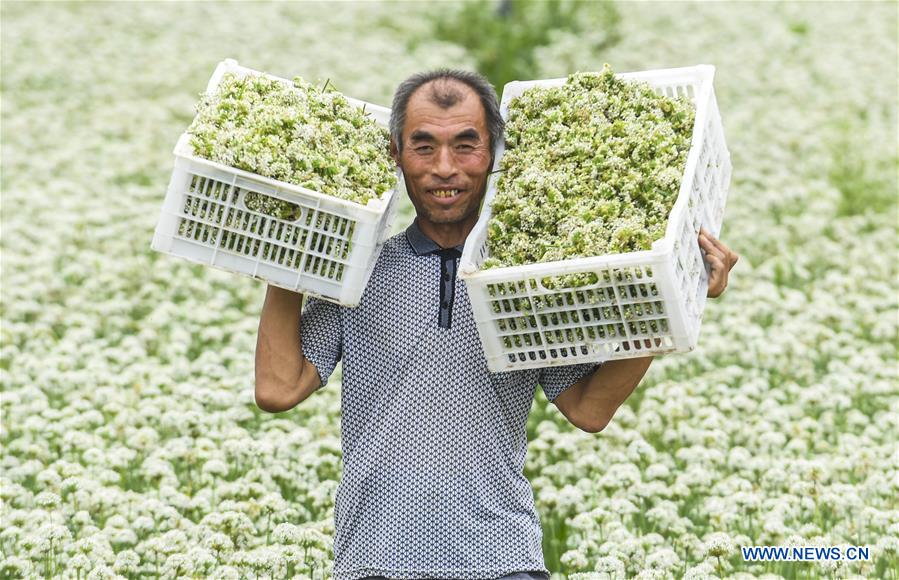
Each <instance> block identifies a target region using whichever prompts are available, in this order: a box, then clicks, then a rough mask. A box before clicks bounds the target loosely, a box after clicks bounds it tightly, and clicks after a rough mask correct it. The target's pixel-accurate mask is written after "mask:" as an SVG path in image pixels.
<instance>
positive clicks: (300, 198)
mask: <svg viewBox="0 0 899 580" xmlns="http://www.w3.org/2000/svg"><path fill="white" fill-rule="evenodd" d="M189 140H190V133H188V132H187V131H185V132H184V133H182V134H181V137H179V138H178V143H177V144H176V145H175V149H174V150H173V151H172V153H174V155H175V157H176V158H178V159H184V160H185V161H189V162H191V163H197V164H200V165H206V166H208V167H210V168H213V169H216V170H219V171H224V172H227V173H231V174H233V175H235V176H237V177H242V178H244V179H247V180H250V181H256V182H258V183H261V184H263V185H267V186H269V187H276V188H278V189H281V190H284V191H283V193H286V194H287V195H289V196H296V199H295V201H297V202H308V201H309V197H312V198H313V199H315V200H316V201H317V202H321V201H324V202H326V203H331V202H333V203H336V204H338V205H340V206H343V207H345V208H347V209H352V210H356V211H364V212H366V213H370V214H372V215H380V213H381V212H382V211H383V210H384V208H386V207H387V206H388V205H389V204H390V199H391V198H392V197H393V196H394V195H396V193H397V191H398V189H399V185H400V181H401V180H402V179H403V174H402V170H400V168H399V167H397V168H396V177H397V184H396V185H395V186H393V187H391V188H390V189H388V190H387V191H385V192H384V193H382V194H381V197H378V198H374V199H371V200H369V201H368V203H367V204H366V205H362V204H361V203H357V202H355V201H349V200H346V199H341V198H339V197H336V196H333V195H328V194H327V193H322V192H320V191H315V190H314V189H307V188H305V187H303V186H301V185H294V184H292V183H287V182H286V181H280V180H277V179H274V178H271V177H266V176H264V175H259V174H258V173H253V172H252V171H247V170H245V169H238V168H237V167H232V166H231V165H225V164H224V163H218V162H216V161H212V160H210V159H206V158H204V157H198V156H197V155H193V154H192V153H187V151H189V150H190V149H191V148H190V145H189V143H188V142H189Z"/></svg>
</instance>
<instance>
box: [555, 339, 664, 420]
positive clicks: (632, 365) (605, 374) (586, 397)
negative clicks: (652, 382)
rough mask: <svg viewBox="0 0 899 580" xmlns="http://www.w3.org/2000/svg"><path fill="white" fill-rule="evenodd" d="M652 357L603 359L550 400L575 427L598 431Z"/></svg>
mask: <svg viewBox="0 0 899 580" xmlns="http://www.w3.org/2000/svg"><path fill="white" fill-rule="evenodd" d="M653 358H654V357H652V356H647V357H641V358H629V359H620V360H611V361H606V362H605V363H603V364H602V366H601V367H599V368H598V369H596V370H595V371H593V374H590V375H587V376H586V377H584V378H583V379H581V380H579V381H578V382H576V383H575V384H573V385H571V388H568V389H566V390H565V391H563V392H562V394H560V395H559V396H558V397H556V398H555V400H553V404H555V405H556V407H558V408H559V410H560V411H562V414H563V415H565V417H566V418H567V419H568V420H569V421H570V422H571V423H572V424H573V425H574V426H575V427H577V428H579V429H581V430H583V431H587V432H588V433H599V432H600V431H602V430H603V429H605V428H606V425H608V424H609V421H611V420H612V416H614V415H615V411H617V410H618V407H620V406H621V404H622V403H623V402H624V401H625V400H626V399H627V398H628V397H629V396H630V394H631V393H633V392H634V389H636V388H637V385H638V384H640V381H641V380H642V379H643V375H645V374H646V371H647V370H648V369H649V365H650V364H651V363H652V360H653Z"/></svg>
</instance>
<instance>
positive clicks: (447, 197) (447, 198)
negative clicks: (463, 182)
mask: <svg viewBox="0 0 899 580" xmlns="http://www.w3.org/2000/svg"><path fill="white" fill-rule="evenodd" d="M464 191H465V190H464V189H429V190H428V194H429V195H431V196H432V197H434V198H436V199H437V200H438V201H439V202H440V203H449V202H452V201H453V200H455V199H456V198H457V197H459V196H460V195H462V193H463V192H464Z"/></svg>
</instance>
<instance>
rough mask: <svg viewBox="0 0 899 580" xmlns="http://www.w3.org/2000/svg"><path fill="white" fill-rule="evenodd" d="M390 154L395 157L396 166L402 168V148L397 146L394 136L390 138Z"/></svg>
mask: <svg viewBox="0 0 899 580" xmlns="http://www.w3.org/2000/svg"><path fill="white" fill-rule="evenodd" d="M390 156H391V157H393V161H394V163H396V166H397V167H399V168H400V169H402V168H403V164H402V163H401V162H400V150H399V148H398V147H397V146H396V141H394V140H393V138H391V139H390Z"/></svg>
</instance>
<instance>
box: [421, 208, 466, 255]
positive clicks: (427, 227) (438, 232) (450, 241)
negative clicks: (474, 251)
mask: <svg viewBox="0 0 899 580" xmlns="http://www.w3.org/2000/svg"><path fill="white" fill-rule="evenodd" d="M416 219H417V220H418V227H419V229H421V232H422V233H423V234H424V235H426V236H428V237H429V238H431V239H432V240H434V242H435V243H436V244H437V245H438V246H440V247H441V248H454V247H456V246H461V245H462V244H464V243H465V238H467V237H468V234H469V232H471V230H473V229H474V226H475V224H476V223H478V214H474V215H473V216H471V217H468V218H466V219H465V221H461V222H456V223H452V224H435V223H432V222H430V221H428V220H424V219H421V217H417V218H416Z"/></svg>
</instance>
